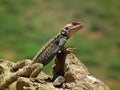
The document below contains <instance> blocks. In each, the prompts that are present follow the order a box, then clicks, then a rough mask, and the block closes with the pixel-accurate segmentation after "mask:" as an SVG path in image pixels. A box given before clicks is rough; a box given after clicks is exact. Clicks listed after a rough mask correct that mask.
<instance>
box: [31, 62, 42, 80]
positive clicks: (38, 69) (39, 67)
mask: <svg viewBox="0 0 120 90" xmlns="http://www.w3.org/2000/svg"><path fill="white" fill-rule="evenodd" d="M33 67H35V68H34V70H33V71H32V73H31V75H30V78H35V77H37V76H38V74H39V73H40V72H41V70H42V69H43V65H42V64H41V63H34V64H33Z"/></svg>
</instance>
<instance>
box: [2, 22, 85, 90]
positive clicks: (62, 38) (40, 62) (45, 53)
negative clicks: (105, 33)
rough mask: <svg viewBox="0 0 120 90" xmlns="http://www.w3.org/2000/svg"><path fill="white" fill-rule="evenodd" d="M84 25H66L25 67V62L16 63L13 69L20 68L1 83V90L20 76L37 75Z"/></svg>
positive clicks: (79, 23) (78, 23) (76, 23)
mask: <svg viewBox="0 0 120 90" xmlns="http://www.w3.org/2000/svg"><path fill="white" fill-rule="evenodd" d="M82 27H83V24H82V23H81V22H73V23H70V24H67V25H65V26H64V27H63V28H62V29H61V32H60V33H59V34H58V35H56V36H55V37H53V38H52V39H51V40H49V41H48V42H47V43H46V44H45V45H44V47H43V48H42V49H41V50H40V51H39V52H38V54H37V55H36V56H35V57H34V58H33V61H32V63H31V64H29V65H27V66H25V67H24V62H21V63H18V64H17V65H15V67H13V68H12V69H11V70H12V71H14V70H18V71H16V72H15V73H13V75H11V76H10V77H9V78H7V80H6V81H5V82H3V84H2V85H0V90H4V89H6V88H7V87H8V86H9V85H10V84H11V83H13V82H14V81H16V80H17V79H18V78H19V77H20V76H30V77H36V76H37V75H38V74H39V73H40V71H41V70H42V67H43V66H45V65H47V64H48V63H49V62H50V61H51V60H52V58H53V57H54V56H55V55H56V54H57V52H58V51H59V50H61V49H62V48H64V45H65V43H66V42H67V40H68V39H69V38H70V37H71V36H72V35H73V34H74V33H76V32H77V31H79V30H80V29H81V28H82ZM25 62H26V61H25ZM27 63H28V62H27ZM19 65H21V66H19ZM22 67H23V68H22ZM19 68H21V69H19Z"/></svg>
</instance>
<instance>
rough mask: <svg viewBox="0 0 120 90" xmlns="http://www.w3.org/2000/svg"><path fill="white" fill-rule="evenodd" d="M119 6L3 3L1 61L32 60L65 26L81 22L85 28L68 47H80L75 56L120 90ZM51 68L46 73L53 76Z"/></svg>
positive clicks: (60, 0)
mask: <svg viewBox="0 0 120 90" xmlns="http://www.w3.org/2000/svg"><path fill="white" fill-rule="evenodd" d="M119 6H120V5H119V0H114V1H113V0H107V1H105V0H91V1H86V0H84V1H82V0H74V1H73V0H69V1H68V0H53V1H49V0H41V1H39V0H18V1H15V0H0V46H1V47H0V51H1V52H0V58H5V59H8V60H12V61H14V62H17V61H18V60H23V59H26V58H29V59H32V58H33V57H34V55H35V54H36V53H37V52H38V51H39V49H40V48H41V47H42V46H43V45H44V43H45V42H47V41H48V40H49V39H50V38H52V37H53V36H54V35H56V34H57V33H58V32H59V31H60V28H61V27H63V26H64V25H65V24H67V23H69V22H71V21H81V22H83V23H84V28H83V29H82V30H81V31H79V32H78V33H77V34H76V35H74V36H73V37H72V38H71V39H70V40H69V41H68V42H67V44H66V47H70V46H72V47H75V48H77V50H76V51H75V52H74V53H75V54H76V56H77V57H78V58H79V59H80V60H81V61H82V62H83V63H85V65H86V66H87V67H88V68H89V70H90V71H92V73H93V75H96V77H100V75H102V76H101V77H103V78H101V79H102V80H103V79H105V81H106V82H107V84H108V85H110V87H111V88H112V90H117V89H119V88H120V87H119V84H120V76H119V74H120V73H119V69H120V67H119V66H120V61H119V59H120V30H119V29H120V25H119V24H120V21H119V20H120V17H119V16H120V12H119ZM51 65H52V62H51V63H50V64H49V65H47V66H46V67H45V69H44V70H43V71H44V72H46V73H48V74H50V75H52V73H51V69H50V68H51ZM98 70H99V71H100V72H97V71H98ZM109 81H110V82H113V83H110V82H109Z"/></svg>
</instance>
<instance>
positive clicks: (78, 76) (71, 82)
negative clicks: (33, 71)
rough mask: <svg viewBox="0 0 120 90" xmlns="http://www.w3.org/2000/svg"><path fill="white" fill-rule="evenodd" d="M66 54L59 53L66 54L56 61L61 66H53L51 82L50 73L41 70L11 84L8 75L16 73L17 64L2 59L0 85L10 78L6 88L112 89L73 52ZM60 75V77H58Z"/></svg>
mask: <svg viewBox="0 0 120 90" xmlns="http://www.w3.org/2000/svg"><path fill="white" fill-rule="evenodd" d="M64 53H65V52H64ZM65 54H66V55H64V54H63V53H62V54H59V55H64V57H63V58H62V57H60V58H59V57H58V58H59V62H60V60H62V59H64V60H62V63H58V62H57V61H56V62H57V64H56V65H59V67H60V68H59V67H58V66H57V68H56V67H54V68H53V69H54V70H53V72H54V73H53V74H55V76H56V77H55V78H54V82H51V81H50V80H49V79H48V78H49V77H50V76H49V75H46V74H45V73H43V72H41V73H40V74H39V75H38V76H37V77H36V78H33V79H32V78H29V77H18V78H17V80H16V81H15V82H14V83H12V84H10V85H9V84H8V83H9V82H11V81H9V78H8V77H9V76H12V75H14V72H11V68H12V67H14V66H15V63H13V62H10V61H7V60H1V61H0V86H1V85H2V83H4V82H5V81H6V80H8V81H9V82H8V83H7V84H6V85H4V86H5V88H6V87H7V88H6V90H110V89H109V87H108V86H107V85H106V84H104V83H103V82H102V81H101V80H99V79H97V78H95V77H94V76H92V75H91V74H90V73H89V72H88V69H87V68H86V67H85V65H84V64H83V63H81V62H80V60H79V59H78V58H77V57H76V56H75V55H74V54H73V53H65ZM56 60H57V59H56ZM61 64H62V66H61ZM63 64H64V65H63ZM59 72H62V73H59ZM59 74H60V75H59ZM59 76H60V78H57V77H59ZM63 77H64V78H63ZM56 78H57V79H56ZM7 85H8V86H7ZM53 85H54V86H57V85H58V86H59V85H60V87H59V88H57V87H54V86H53ZM5 88H3V89H1V87H0V90H5Z"/></svg>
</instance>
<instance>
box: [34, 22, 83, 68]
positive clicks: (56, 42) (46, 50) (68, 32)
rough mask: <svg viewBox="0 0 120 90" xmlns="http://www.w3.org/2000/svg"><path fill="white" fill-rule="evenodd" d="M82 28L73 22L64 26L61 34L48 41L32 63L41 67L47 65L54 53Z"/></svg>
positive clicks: (79, 23) (80, 24)
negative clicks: (39, 64)
mask: <svg viewBox="0 0 120 90" xmlns="http://www.w3.org/2000/svg"><path fill="white" fill-rule="evenodd" d="M82 27H83V24H82V23H81V22H73V23H70V24H67V25H65V26H64V27H63V28H62V29H61V32H60V33H58V35H56V36H55V37H53V38H52V39H51V40H49V41H48V42H47V43H46V44H45V45H44V47H43V48H42V49H41V50H40V51H39V52H38V54H37V55H36V56H35V57H34V58H33V63H41V64H43V66H45V65H47V64H48V63H49V62H50V61H51V60H52V58H53V57H54V56H55V55H56V53H57V52H58V51H59V50H60V49H62V48H63V47H64V45H65V43H66V42H67V40H68V39H69V38H70V37H71V36H72V35H73V34H74V33H76V32H77V31H79V30H80V29H81V28H82ZM33 63H32V64H33Z"/></svg>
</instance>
